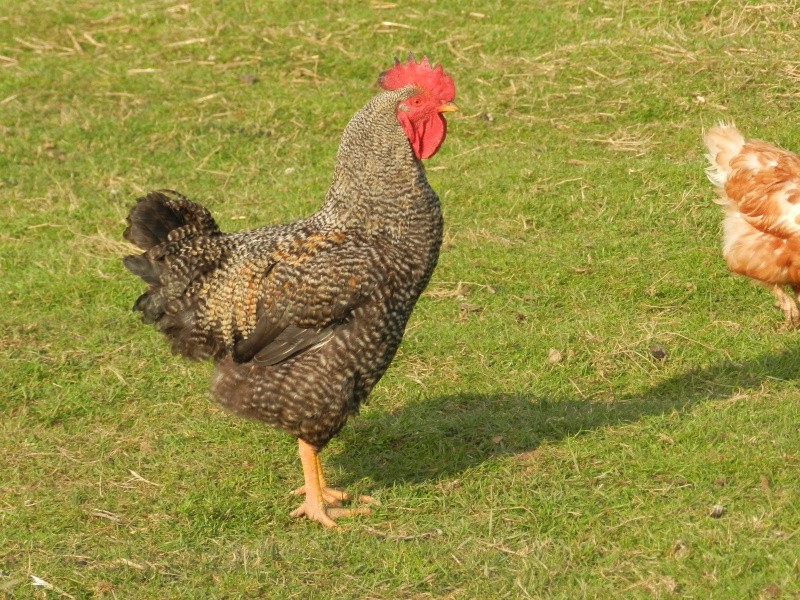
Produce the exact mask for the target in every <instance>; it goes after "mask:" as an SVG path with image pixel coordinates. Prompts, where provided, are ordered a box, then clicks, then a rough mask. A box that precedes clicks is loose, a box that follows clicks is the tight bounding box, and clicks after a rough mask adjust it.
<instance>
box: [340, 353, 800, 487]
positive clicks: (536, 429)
mask: <svg viewBox="0 0 800 600" xmlns="http://www.w3.org/2000/svg"><path fill="white" fill-rule="evenodd" d="M776 379H777V380H786V381H792V380H796V379H800V347H798V348H796V349H789V350H785V351H783V352H780V353H777V354H764V355H761V356H758V357H756V358H754V359H752V360H748V361H746V362H744V363H738V364H737V363H734V362H732V361H729V360H723V361H720V362H718V363H715V364H713V365H710V366H707V367H704V368H697V369H691V370H689V371H686V372H684V373H682V374H680V375H676V376H673V377H670V378H667V379H665V380H663V381H661V382H658V383H655V384H654V385H652V386H651V387H650V388H648V389H647V390H644V391H643V392H642V393H641V394H637V395H629V396H623V397H620V398H616V399H614V400H612V401H609V402H597V401H592V400H588V399H582V398H569V397H547V396H537V395H531V394H525V393H498V394H489V395H486V394H478V393H460V394H453V395H445V396H437V397H431V398H422V399H420V400H417V401H413V402H409V403H408V404H406V405H404V406H402V407H401V408H399V409H397V410H395V411H392V412H384V411H381V410H380V409H379V408H372V407H371V408H370V409H369V410H368V411H365V412H364V413H362V415H361V416H360V417H358V418H356V419H354V420H351V425H350V426H348V427H346V428H345V430H344V431H343V432H342V435H341V438H342V441H343V451H342V452H340V453H338V454H336V455H335V456H332V457H331V459H332V460H331V462H332V463H333V465H335V466H336V467H337V468H339V469H341V476H343V477H344V478H345V481H342V483H344V484H346V485H347V484H352V483H353V482H356V481H358V480H360V479H364V478H368V479H370V480H372V482H373V484H376V485H379V486H387V487H388V486H391V485H393V484H395V483H403V482H409V483H423V482H426V481H439V480H442V479H447V478H450V477H454V476H456V475H457V474H458V473H460V472H462V471H464V470H466V469H469V468H473V467H476V466H478V465H480V464H481V463H483V462H485V461H487V460H490V459H492V458H493V457H496V456H502V455H509V454H521V453H525V452H531V451H533V450H535V449H536V448H537V447H538V446H539V445H540V444H541V443H542V442H543V441H545V440H548V441H555V442H557V441H559V440H561V439H562V438H564V437H569V436H574V435H577V434H579V433H581V432H587V431H592V430H595V429H600V428H603V427H609V426H614V425H619V424H623V423H629V422H634V421H637V420H641V419H643V418H647V417H650V416H658V415H663V414H668V413H672V412H674V411H679V412H680V411H686V410H687V409H690V408H691V407H692V406H695V405H697V404H699V403H702V402H706V401H709V400H721V399H725V398H729V397H732V396H733V395H734V394H737V393H740V392H742V391H746V390H749V389H757V388H758V387H760V386H761V385H762V383H763V382H765V381H766V380H776Z"/></svg>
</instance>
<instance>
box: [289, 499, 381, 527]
mask: <svg viewBox="0 0 800 600" xmlns="http://www.w3.org/2000/svg"><path fill="white" fill-rule="evenodd" d="M371 512H372V511H371V510H370V509H368V508H367V507H365V506H364V507H359V508H337V507H333V506H325V504H324V503H319V504H318V503H314V502H309V500H308V499H306V500H305V501H304V502H303V503H302V504H301V505H300V506H298V507H297V508H296V509H294V510H293V511H292V512H291V513H290V515H291V516H293V517H306V518H308V519H311V520H312V521H317V522H318V523H322V524H323V525H324V526H325V527H328V528H333V527H336V521H335V519H338V518H339V517H352V516H353V515H368V514H369V513H371Z"/></svg>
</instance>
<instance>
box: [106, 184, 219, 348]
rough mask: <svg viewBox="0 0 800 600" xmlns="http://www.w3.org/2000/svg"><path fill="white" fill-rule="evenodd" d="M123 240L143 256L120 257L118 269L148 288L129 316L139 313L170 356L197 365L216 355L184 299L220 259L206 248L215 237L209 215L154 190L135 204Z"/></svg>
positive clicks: (192, 303) (191, 301) (193, 302)
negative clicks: (168, 345) (164, 342)
mask: <svg viewBox="0 0 800 600" xmlns="http://www.w3.org/2000/svg"><path fill="white" fill-rule="evenodd" d="M123 235H124V237H125V239H127V240H128V241H130V242H131V243H133V244H135V245H136V246H138V247H139V248H141V249H142V250H144V252H143V253H142V254H138V255H131V256H126V257H124V258H123V259H122V262H123V264H124V265H125V267H126V268H127V269H128V270H129V271H130V272H131V273H133V274H134V275H136V276H138V277H141V278H142V279H143V280H144V281H145V283H147V284H148V286H149V288H148V290H147V291H146V292H145V293H144V294H142V295H141V296H139V298H138V299H137V300H136V302H135V303H134V305H133V310H134V311H138V312H141V313H142V321H143V322H145V323H155V324H156V327H157V328H158V330H159V331H161V332H162V333H164V334H165V335H166V336H167V337H168V338H169V339H170V341H171V342H172V348H173V351H175V352H179V353H180V354H183V355H184V356H187V357H189V358H194V359H198V360H200V359H204V358H208V357H209V356H214V355H216V354H217V353H219V352H220V351H221V347H220V346H219V343H218V341H217V340H214V339H213V336H210V335H209V334H208V333H207V332H204V331H200V330H199V329H198V327H197V322H196V315H197V310H198V305H197V299H196V298H194V297H192V295H191V294H187V290H189V288H190V286H191V285H192V284H193V283H194V282H195V281H196V280H198V279H199V278H202V277H203V276H204V275H205V274H206V273H208V272H210V271H211V270H213V269H214V268H215V267H216V266H217V265H218V264H219V261H220V260H221V258H222V251H221V249H220V248H219V247H218V245H217V244H214V243H213V242H211V239H213V238H218V236H220V235H221V232H220V230H219V227H218V226H217V224H216V222H215V221H214V219H213V217H212V216H211V213H210V212H209V211H208V210H207V209H206V208H204V207H202V206H200V205H199V204H196V203H194V202H192V201H191V200H189V199H187V198H185V197H184V196H182V195H181V194H179V193H178V192H175V191H172V190H158V191H155V192H150V193H149V194H147V195H146V196H143V197H142V198H139V199H138V200H137V202H136V205H135V206H133V207H132V208H131V210H130V213H129V214H128V228H127V229H126V230H125V232H124V234H123ZM200 248H202V251H198V249H200Z"/></svg>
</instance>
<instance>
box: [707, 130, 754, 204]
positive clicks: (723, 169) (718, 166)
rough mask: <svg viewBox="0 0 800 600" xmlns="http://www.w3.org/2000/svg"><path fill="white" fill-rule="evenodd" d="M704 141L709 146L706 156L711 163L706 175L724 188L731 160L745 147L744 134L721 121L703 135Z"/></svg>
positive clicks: (719, 186)
mask: <svg viewBox="0 0 800 600" xmlns="http://www.w3.org/2000/svg"><path fill="white" fill-rule="evenodd" d="M703 142H705V145H706V148H708V154H706V158H707V159H708V162H709V163H710V165H709V166H708V167H707V168H706V175H707V176H708V179H709V181H711V183H713V184H714V185H715V186H717V187H718V188H720V189H722V188H724V187H725V183H726V182H727V181H728V176H729V175H730V173H731V161H732V160H733V159H734V158H735V157H736V156H737V155H738V154H739V153H740V152H741V151H742V148H743V147H744V144H745V139H744V136H743V135H742V134H741V133H739V130H738V129H736V127H734V126H733V125H727V124H725V123H720V124H719V125H716V126H714V127H712V128H711V129H709V130H708V131H707V132H706V133H705V135H703Z"/></svg>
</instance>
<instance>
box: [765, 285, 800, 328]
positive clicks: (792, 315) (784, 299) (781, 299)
mask: <svg viewBox="0 0 800 600" xmlns="http://www.w3.org/2000/svg"><path fill="white" fill-rule="evenodd" d="M798 289H800V286H797V287H795V286H792V290H794V293H795V295H797V293H798ZM772 292H773V293H774V294H775V298H776V300H777V302H776V303H775V305H776V306H777V307H778V308H780V309H781V310H782V311H783V317H784V319H785V322H784V326H785V327H787V328H789V327H794V326H795V325H797V324H798V323H800V309H799V308H798V306H797V299H796V298H792V297H791V296H790V295H789V294H787V293H786V290H784V289H783V286H780V285H778V284H775V285H774V286H772Z"/></svg>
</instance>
